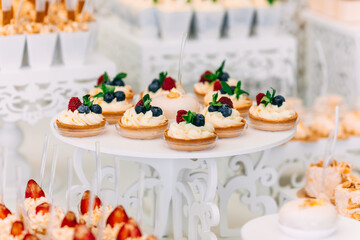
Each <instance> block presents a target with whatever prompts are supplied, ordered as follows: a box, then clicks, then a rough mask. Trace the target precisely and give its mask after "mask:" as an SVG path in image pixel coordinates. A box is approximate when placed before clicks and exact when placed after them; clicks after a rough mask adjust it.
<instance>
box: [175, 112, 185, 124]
mask: <svg viewBox="0 0 360 240" xmlns="http://www.w3.org/2000/svg"><path fill="white" fill-rule="evenodd" d="M185 114H187V111H185V110H179V111H177V114H176V122H177V123H181V122H183V121H185V120H184V118H183V115H185Z"/></svg>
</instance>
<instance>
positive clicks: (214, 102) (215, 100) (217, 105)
mask: <svg viewBox="0 0 360 240" xmlns="http://www.w3.org/2000/svg"><path fill="white" fill-rule="evenodd" d="M218 96H219V94H218V93H217V92H216V93H215V94H213V96H212V102H210V103H209V105H212V106H215V107H221V106H222V104H221V102H218V100H217V99H218Z"/></svg>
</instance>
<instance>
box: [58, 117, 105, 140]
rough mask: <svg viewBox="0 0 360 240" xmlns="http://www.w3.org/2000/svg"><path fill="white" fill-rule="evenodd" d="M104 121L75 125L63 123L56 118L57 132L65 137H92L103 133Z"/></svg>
mask: <svg viewBox="0 0 360 240" xmlns="http://www.w3.org/2000/svg"><path fill="white" fill-rule="evenodd" d="M105 124H106V121H105V120H103V121H101V122H100V123H98V124H94V125H86V126H77V125H70V124H64V123H62V122H60V121H59V120H56V125H57V127H58V130H59V133H60V134H61V135H63V136H66V137H93V136H96V135H99V134H101V133H103V131H104V129H105Z"/></svg>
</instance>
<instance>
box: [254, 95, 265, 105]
mask: <svg viewBox="0 0 360 240" xmlns="http://www.w3.org/2000/svg"><path fill="white" fill-rule="evenodd" d="M263 97H265V94H263V93H259V94H258V95H256V103H257V105H258V106H259V105H260V103H261V99H262V98H263Z"/></svg>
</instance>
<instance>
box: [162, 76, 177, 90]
mask: <svg viewBox="0 0 360 240" xmlns="http://www.w3.org/2000/svg"><path fill="white" fill-rule="evenodd" d="M175 87H176V84H175V80H174V79H173V78H171V77H166V78H165V79H164V82H163V84H162V89H164V90H167V91H170V90H171V89H173V88H175Z"/></svg>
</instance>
